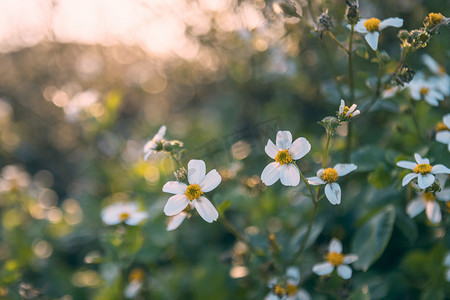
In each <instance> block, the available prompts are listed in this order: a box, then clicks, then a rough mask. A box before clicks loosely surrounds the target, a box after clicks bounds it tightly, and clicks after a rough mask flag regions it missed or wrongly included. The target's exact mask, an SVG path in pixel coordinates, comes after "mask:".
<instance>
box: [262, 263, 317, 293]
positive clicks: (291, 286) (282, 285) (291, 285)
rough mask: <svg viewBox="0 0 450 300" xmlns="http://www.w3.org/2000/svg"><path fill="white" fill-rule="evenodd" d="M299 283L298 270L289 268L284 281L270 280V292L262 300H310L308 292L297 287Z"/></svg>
mask: <svg viewBox="0 0 450 300" xmlns="http://www.w3.org/2000/svg"><path fill="white" fill-rule="evenodd" d="M299 283H300V270H299V269H298V268H297V267H289V268H288V269H287V270H286V280H280V279H279V278H272V279H271V280H270V282H269V288H270V289H271V292H270V293H269V294H268V295H267V296H266V297H265V298H264V300H280V299H281V300H310V299H311V297H310V296H309V294H308V292H307V291H305V290H304V289H300V288H299V287H298V285H299Z"/></svg>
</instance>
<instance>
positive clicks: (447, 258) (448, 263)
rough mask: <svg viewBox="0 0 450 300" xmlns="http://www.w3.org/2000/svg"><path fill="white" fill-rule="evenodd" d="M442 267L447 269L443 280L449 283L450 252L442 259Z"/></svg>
mask: <svg viewBox="0 0 450 300" xmlns="http://www.w3.org/2000/svg"><path fill="white" fill-rule="evenodd" d="M444 266H446V267H447V271H446V272H445V279H446V280H447V281H448V282H450V252H447V255H446V256H445V258H444Z"/></svg>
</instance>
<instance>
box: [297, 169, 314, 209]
mask: <svg viewBox="0 0 450 300" xmlns="http://www.w3.org/2000/svg"><path fill="white" fill-rule="evenodd" d="M294 166H295V167H296V168H297V170H298V172H299V173H300V177H301V178H302V180H303V182H304V183H305V184H306V187H307V188H308V190H309V194H310V195H311V200H312V202H313V203H316V197H315V196H314V192H313V190H312V188H311V185H310V184H309V182H308V180H307V179H306V178H305V176H304V175H303V173H302V171H300V168H299V167H298V166H297V163H296V162H294Z"/></svg>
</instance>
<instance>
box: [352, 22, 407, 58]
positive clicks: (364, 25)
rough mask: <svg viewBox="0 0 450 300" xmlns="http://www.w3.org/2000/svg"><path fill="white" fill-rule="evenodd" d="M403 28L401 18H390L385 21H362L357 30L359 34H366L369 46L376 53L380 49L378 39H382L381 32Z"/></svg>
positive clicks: (356, 27) (357, 24)
mask: <svg viewBox="0 0 450 300" xmlns="http://www.w3.org/2000/svg"><path fill="white" fill-rule="evenodd" d="M389 26H392V27H397V28H398V27H402V26H403V19H400V18H388V19H385V20H383V21H381V20H380V19H377V18H371V19H361V20H359V21H358V23H356V25H355V30H356V31H357V32H359V33H364V38H365V39H366V41H367V43H368V44H369V46H370V48H372V49H373V50H374V51H376V50H377V48H378V39H379V37H380V31H381V30H383V29H385V28H386V27H389Z"/></svg>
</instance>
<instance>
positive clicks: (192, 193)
mask: <svg viewBox="0 0 450 300" xmlns="http://www.w3.org/2000/svg"><path fill="white" fill-rule="evenodd" d="M184 194H185V195H186V197H188V199H189V200H190V201H192V200H195V199H198V198H199V197H200V196H201V195H203V192H202V190H201V189H200V186H199V185H198V184H190V185H188V187H187V188H186V192H184Z"/></svg>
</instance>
